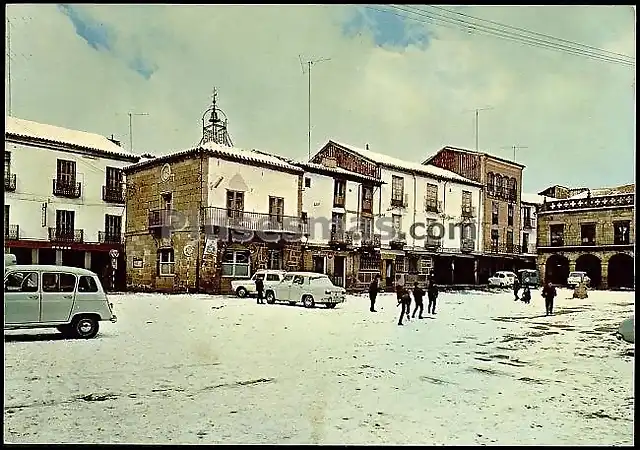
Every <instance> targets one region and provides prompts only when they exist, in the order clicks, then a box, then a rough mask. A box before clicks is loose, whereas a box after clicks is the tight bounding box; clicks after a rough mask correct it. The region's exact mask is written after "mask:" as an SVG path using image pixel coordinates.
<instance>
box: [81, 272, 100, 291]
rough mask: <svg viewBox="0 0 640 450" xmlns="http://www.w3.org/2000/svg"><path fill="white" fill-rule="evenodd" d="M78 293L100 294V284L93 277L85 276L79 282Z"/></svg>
mask: <svg viewBox="0 0 640 450" xmlns="http://www.w3.org/2000/svg"><path fill="white" fill-rule="evenodd" d="M78 292H98V284H97V283H96V280H94V279H93V277H90V276H87V275H83V276H81V277H80V281H78Z"/></svg>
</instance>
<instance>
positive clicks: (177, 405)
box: [4, 290, 634, 445]
mask: <svg viewBox="0 0 640 450" xmlns="http://www.w3.org/2000/svg"><path fill="white" fill-rule="evenodd" d="M568 297H570V293H569V291H563V290H561V291H560V293H559V297H558V298H557V299H556V315H555V316H553V317H545V316H544V302H543V300H542V299H541V297H540V294H539V292H534V298H533V302H532V303H531V304H530V305H524V304H522V303H520V302H514V301H513V299H512V297H511V295H510V294H508V293H498V294H487V293H467V294H464V293H456V294H447V293H443V294H441V295H440V299H439V306H438V314H437V315H436V316H435V318H425V319H423V320H420V321H419V320H412V321H410V322H408V323H405V325H404V326H402V327H399V326H397V325H396V322H397V315H398V312H399V311H398V308H396V301H395V298H394V296H393V295H386V294H385V295H382V296H381V297H380V298H379V300H378V305H379V306H378V312H377V313H370V312H369V311H368V308H369V305H368V299H367V298H365V297H349V298H348V302H347V303H346V304H344V305H341V306H339V307H338V308H336V309H333V310H327V309H320V308H317V309H313V310H309V309H304V308H301V307H291V306H288V305H257V304H256V303H255V300H251V299H242V300H241V299H236V298H226V297H221V296H205V295H192V296H187V295H175V296H165V295H152V294H146V295H145V294H140V295H113V296H111V299H112V301H113V303H114V304H115V312H116V314H117V315H118V318H119V321H118V323H117V324H111V323H105V324H103V326H102V330H101V333H100V334H99V335H98V337H97V338H95V339H93V340H88V341H79V340H64V339H62V338H61V337H60V336H59V335H58V334H57V333H56V332H55V331H49V330H39V331H11V332H5V344H4V350H5V394H4V401H5V407H4V439H5V442H14V443H16V442H40V443H44V442H65V443H69V442H82V443H98V442H103V443H108V442H118V443H124V442H135V443H169V442H171V443H237V444H250V443H265V444H266V443H269V444H424V445H458V444H464V445H477V444H487V445H518V444H520V445H534V444H535V445H583V444H589V445H620V444H629V445H630V444H632V443H633V429H634V426H633V425H634V423H633V408H634V394H633V364H634V357H633V348H634V347H633V345H630V344H626V343H624V342H620V341H618V340H616V339H615V338H614V337H613V335H612V333H613V332H614V331H615V329H616V328H617V326H618V324H619V323H620V322H621V321H622V320H623V319H625V318H627V317H629V316H630V315H632V314H633V311H634V306H633V301H634V294H633V293H620V292H591V293H590V296H589V298H588V299H585V300H576V299H570V298H568Z"/></svg>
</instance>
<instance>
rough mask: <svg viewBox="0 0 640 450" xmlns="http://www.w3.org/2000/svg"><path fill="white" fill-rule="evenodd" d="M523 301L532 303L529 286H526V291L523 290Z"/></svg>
mask: <svg viewBox="0 0 640 450" xmlns="http://www.w3.org/2000/svg"><path fill="white" fill-rule="evenodd" d="M522 301H523V302H524V303H526V304H527V305H528V304H529V303H531V289H529V286H525V287H524V291H522Z"/></svg>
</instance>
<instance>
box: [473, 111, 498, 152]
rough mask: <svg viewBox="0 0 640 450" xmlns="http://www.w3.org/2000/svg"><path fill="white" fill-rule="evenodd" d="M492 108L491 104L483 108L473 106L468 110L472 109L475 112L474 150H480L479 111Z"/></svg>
mask: <svg viewBox="0 0 640 450" xmlns="http://www.w3.org/2000/svg"><path fill="white" fill-rule="evenodd" d="M490 109H493V107H492V106H485V107H483V108H475V109H471V110H468V111H474V112H475V114H476V119H475V125H476V151H479V150H480V111H488V110H490Z"/></svg>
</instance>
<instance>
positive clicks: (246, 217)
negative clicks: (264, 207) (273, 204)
mask: <svg viewBox="0 0 640 450" xmlns="http://www.w3.org/2000/svg"><path fill="white" fill-rule="evenodd" d="M152 212H153V211H152ZM158 213H159V214H160V215H162V212H158ZM164 222H170V217H169V215H167V218H166V219H165V220H164ZM150 223H151V222H150ZM202 223H203V225H204V227H205V229H206V228H212V227H221V228H228V229H236V230H244V231H264V232H278V233H293V234H296V233H306V232H307V229H308V225H307V224H306V223H304V222H303V220H302V219H301V218H300V217H296V216H282V215H279V216H278V215H273V214H264V213H256V212H247V211H239V210H232V209H227V208H216V207H213V206H209V207H205V208H203V209H202ZM150 226H151V225H150ZM157 226H159V225H157ZM167 226H168V223H167Z"/></svg>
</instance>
